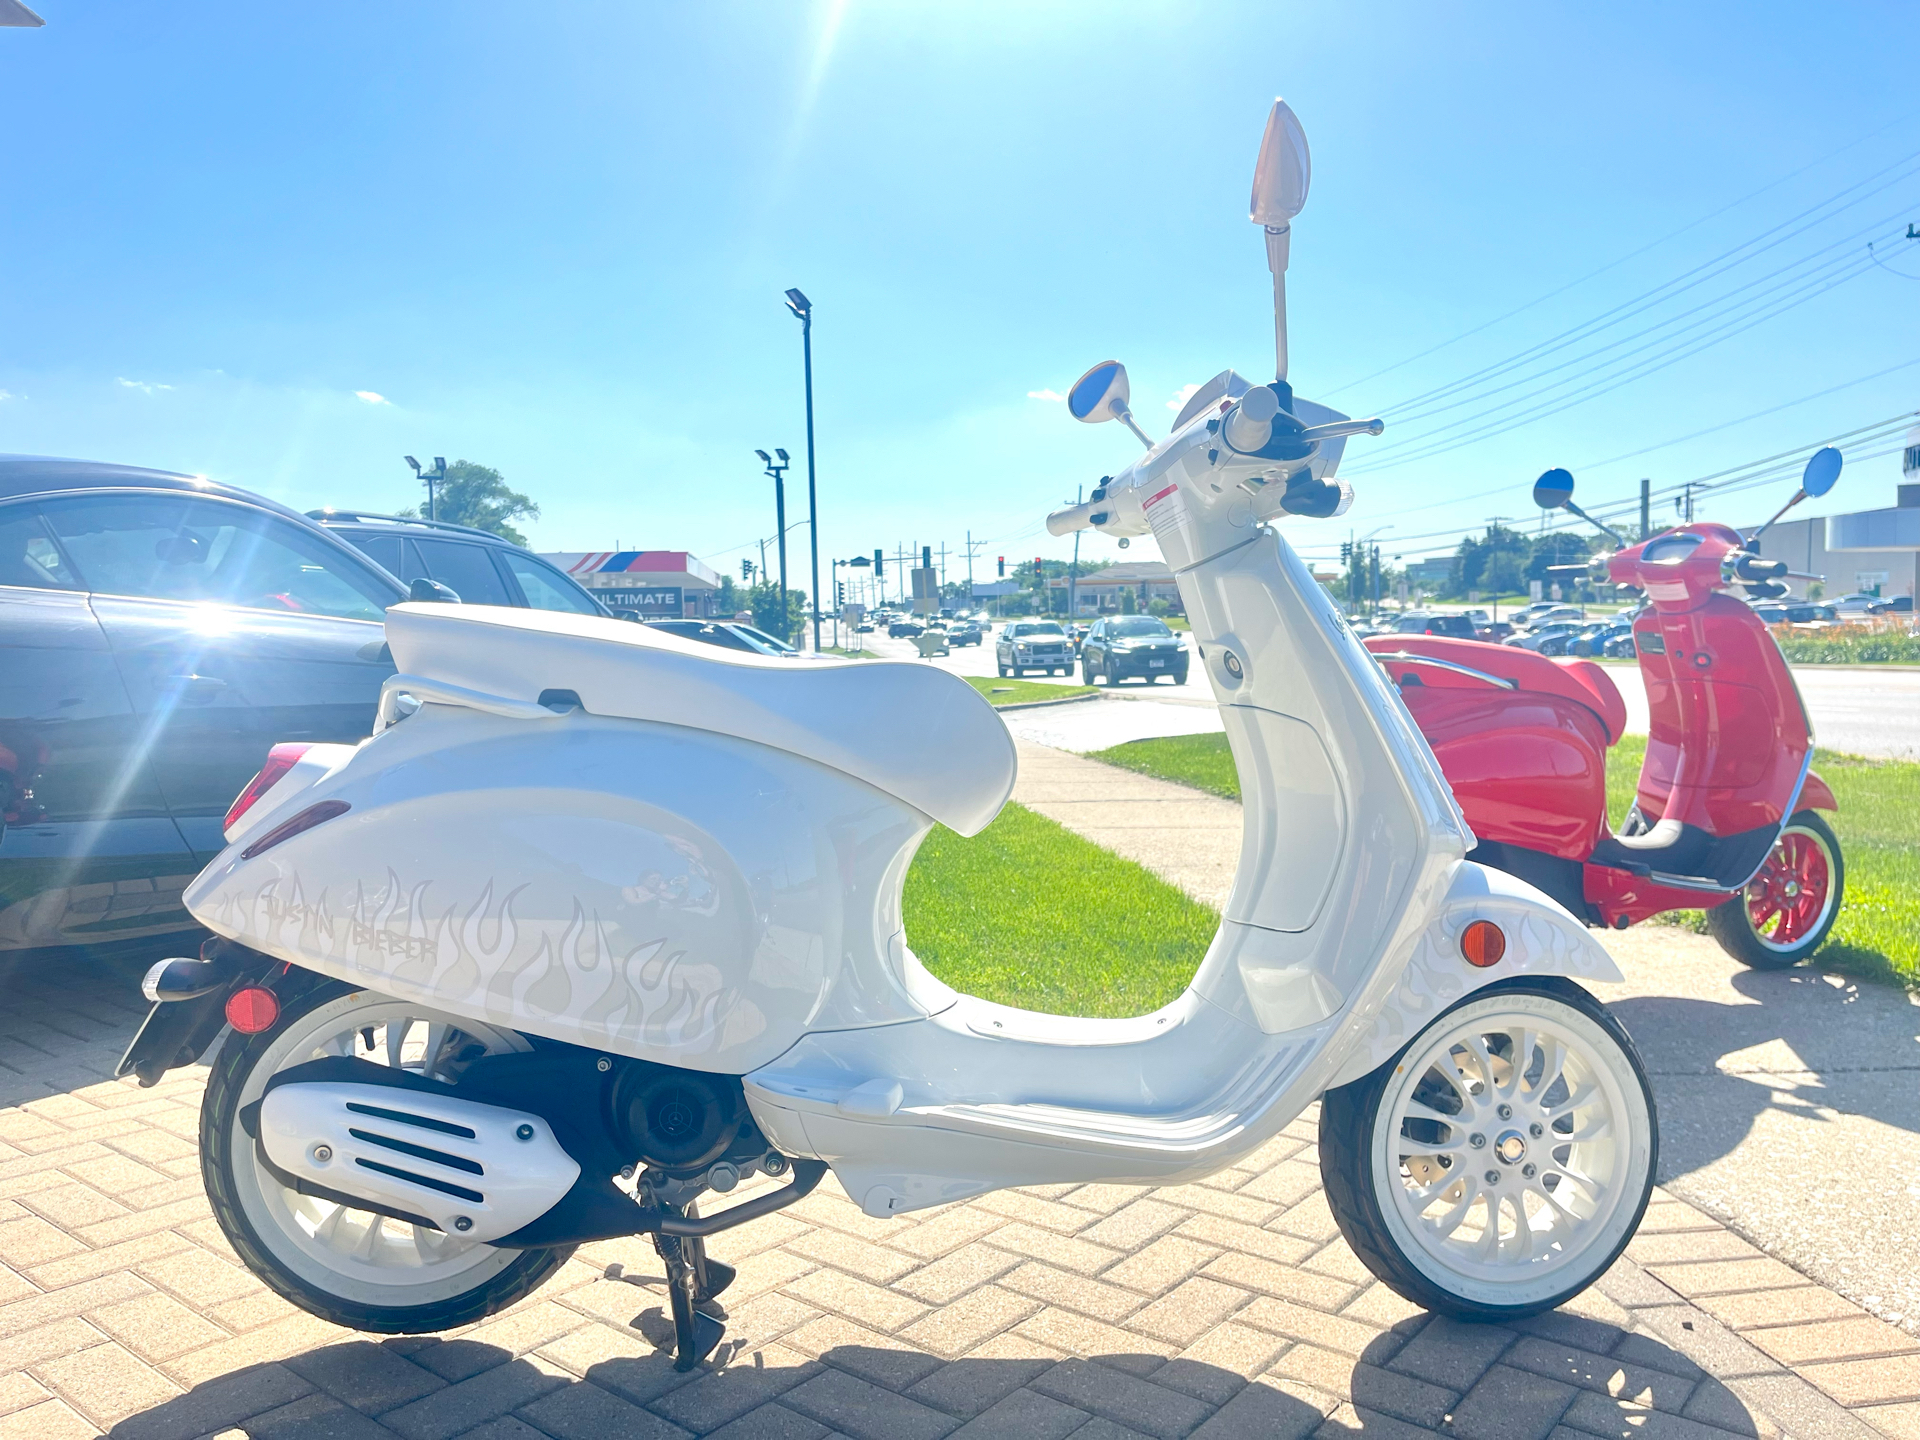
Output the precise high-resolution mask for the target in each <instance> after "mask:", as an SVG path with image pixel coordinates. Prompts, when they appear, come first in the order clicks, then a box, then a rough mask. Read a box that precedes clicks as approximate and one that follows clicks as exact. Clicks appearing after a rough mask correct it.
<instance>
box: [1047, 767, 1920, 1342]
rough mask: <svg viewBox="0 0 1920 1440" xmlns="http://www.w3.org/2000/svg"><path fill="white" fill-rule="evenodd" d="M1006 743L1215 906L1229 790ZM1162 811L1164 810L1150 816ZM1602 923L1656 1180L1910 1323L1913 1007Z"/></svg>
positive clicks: (1918, 1288)
mask: <svg viewBox="0 0 1920 1440" xmlns="http://www.w3.org/2000/svg"><path fill="white" fill-rule="evenodd" d="M1017 743H1018V742H1017ZM1019 749H1020V766H1021V771H1020V779H1019V782H1018V783H1017V785H1016V786H1015V789H1014V799H1016V800H1017V801H1019V802H1020V803H1022V804H1025V805H1028V806H1029V807H1030V808H1032V809H1035V810H1037V811H1039V812H1040V813H1041V814H1044V815H1047V816H1050V817H1051V818H1053V819H1055V820H1058V821H1059V822H1060V823H1061V824H1063V825H1066V826H1067V827H1069V828H1070V829H1073V830H1075V831H1077V832H1078V833H1080V834H1083V835H1085V836H1086V837H1087V838H1089V839H1092V840H1095V841H1097V842H1098V843H1100V844H1102V845H1104V846H1106V847H1107V848H1109V849H1111V850H1115V851H1117V852H1118V853H1120V854H1123V855H1125V856H1127V857H1128V858H1130V859H1133V860H1136V861H1138V862H1139V863H1140V864H1142V865H1144V866H1146V867H1147V868H1148V869H1149V870H1152V871H1153V872H1154V873H1155V874H1158V875H1160V876H1161V877H1162V878H1164V879H1166V880H1168V881H1170V882H1171V883H1173V884H1175V885H1178V886H1179V887H1180V888H1181V889H1183V890H1185V891H1187V893H1189V894H1190V895H1193V896H1194V897H1195V898H1196V899H1200V900H1204V901H1205V902H1206V903H1208V904H1210V905H1213V906H1215V907H1216V908H1218V907H1219V906H1220V904H1221V903H1222V901H1223V900H1224V898H1225V896H1226V894H1227V891H1228V890H1229V889H1230V888H1231V885H1232V877H1233V868H1234V866H1235V865H1236V864H1237V863H1238V861H1239V855H1240V827H1241V815H1240V807H1239V805H1237V804H1235V803H1233V802H1231V801H1226V800H1220V799H1216V798H1214V797H1212V796H1207V795H1202V794H1200V793H1199V792H1197V791H1193V790H1189V789H1187V788H1186V787H1184V786H1180V785H1173V784H1169V783H1167V782H1166V781H1160V780H1150V779H1148V778H1147V777H1145V776H1140V775H1135V774H1133V773H1132V772H1131V771H1124V770H1118V769H1116V768H1114V767H1112V766H1108V765H1103V764H1100V763H1099V762H1097V761H1093V760H1088V759H1085V758H1083V757H1081V756H1077V755H1068V754H1063V753H1061V752H1059V751H1054V750H1048V749H1046V748H1044V747H1041V746H1036V745H1031V744H1024V743H1023V744H1020V746H1019ZM1163 814H1164V815H1167V816H1169V817H1171V818H1172V819H1173V821H1174V823H1173V824H1171V825H1169V826H1167V827H1165V828H1156V825H1155V819H1156V817H1157V816H1160V815H1163ZM1599 938H1600V939H1601V941H1602V943H1604V944H1605V945H1606V946H1607V948H1608V949H1609V950H1610V951H1611V952H1612V954H1613V956H1614V958H1615V959H1616V960H1617V961H1619V963H1620V968H1621V970H1622V971H1623V972H1624V973H1625V975H1626V981H1625V983H1624V984H1620V985H1604V986H1595V987H1594V988H1595V991H1596V993H1598V994H1599V995H1600V998H1601V999H1603V1000H1605V1001H1606V1002H1607V1003H1608V1004H1609V1005H1611V1006H1613V1007H1614V1008H1615V1010H1616V1011H1617V1013H1618V1014H1619V1015H1620V1017H1621V1018H1622V1020H1623V1021H1625V1023H1626V1025H1627V1027H1628V1029H1629V1030H1630V1031H1631V1032H1632V1033H1633V1036H1634V1039H1635V1041H1636V1043H1637V1044H1638V1045H1639V1047H1640V1050H1641V1053H1642V1056H1643V1057H1644V1059H1645V1062H1646V1065H1647V1069H1648V1072H1649V1074H1650V1075H1651V1076H1652V1078H1653V1082H1654V1089H1655V1091H1656V1093H1657V1095H1658V1097H1659V1100H1660V1109H1661V1131H1662V1153H1661V1165H1660V1179H1661V1182H1662V1184H1664V1185H1665V1186H1667V1187H1668V1188H1669V1189H1670V1190H1672V1192H1673V1193H1674V1194H1675V1195H1677V1196H1679V1197H1681V1198H1684V1199H1686V1200H1688V1201H1690V1202H1692V1203H1693V1204H1695V1205H1697V1206H1700V1207H1701V1208H1702V1209H1703V1210H1705V1211H1708V1212H1710V1213H1713V1214H1716V1215H1718V1216H1721V1217H1723V1218H1724V1219H1726V1220H1729V1221H1731V1222H1732V1224H1733V1225H1734V1226H1735V1227H1737V1229H1738V1230H1739V1232H1740V1233H1742V1234H1743V1235H1745V1236H1746V1237H1747V1239H1748V1240H1751V1241H1753V1242H1754V1243H1755V1244H1756V1245H1757V1246H1759V1247H1760V1248H1761V1249H1763V1250H1764V1251H1765V1252H1766V1253H1768V1254H1770V1255H1773V1256H1777V1257H1779V1258H1780V1259H1782V1260H1785V1261H1787V1262H1788V1263H1790V1264H1792V1265H1794V1266H1796V1267H1798V1268H1799V1269H1800V1270H1801V1271H1803V1272H1805V1273H1806V1274H1807V1275H1809V1276H1811V1277H1813V1278H1815V1279H1817V1280H1818V1281H1820V1282H1821V1283H1823V1284H1825V1285H1828V1286H1830V1287H1832V1288H1833V1289H1835V1290H1837V1291H1839V1292H1841V1293H1843V1294H1845V1295H1847V1296H1850V1297H1852V1299H1854V1300H1856V1301H1858V1302H1859V1303H1860V1305H1862V1306H1864V1307H1866V1308H1867V1309H1869V1310H1871V1311H1873V1312H1874V1313H1876V1314H1877V1315H1880V1316H1882V1317H1885V1318H1886V1319H1887V1320H1889V1321H1891V1322H1894V1323H1896V1324H1898V1325H1900V1326H1901V1327H1902V1328H1903V1329H1905V1330H1907V1331H1908V1332H1909V1333H1910V1334H1913V1335H1920V1260H1917V1259H1916V1257H1920V1033H1917V1032H1920V1008H1916V1006H1915V1004H1914V1003H1913V1000H1912V999H1911V998H1910V997H1909V996H1907V995H1905V994H1904V993H1902V992H1900V991H1898V990H1895V989H1892V988H1890V987H1885V986H1878V985H1862V984H1860V983H1859V982H1857V981H1854V980H1850V979H1847V978H1846V977H1843V976H1836V975H1828V974H1823V973H1821V972H1820V971H1818V970H1814V969H1807V968H1802V969H1797V970H1792V971H1788V972H1785V973H1774V974H1768V973H1763V972H1760V971H1755V970H1749V969H1747V968H1746V967H1744V966H1742V965H1740V964H1738V963H1737V962H1735V961H1733V960H1731V959H1730V958H1728V956H1727V955H1726V954H1725V953H1724V952H1723V951H1722V950H1721V949H1720V947H1719V946H1718V945H1716V944H1715V943H1714V942H1713V941H1711V940H1709V939H1708V938H1707V937H1705V936H1703V935H1695V934H1692V933H1690V932H1688V931H1685V930H1682V929H1679V928H1677V927H1674V926H1669V925H1657V924H1649V925H1641V926H1637V927H1635V928H1634V929H1632V930H1627V931H1624V932H1609V933H1605V934H1602V935H1600V937H1599ZM1914 1363H1915V1364H1916V1365H1917V1366H1920V1361H1916V1362H1914Z"/></svg>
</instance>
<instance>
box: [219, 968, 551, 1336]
mask: <svg viewBox="0 0 1920 1440" xmlns="http://www.w3.org/2000/svg"><path fill="white" fill-rule="evenodd" d="M526 1048H528V1047H527V1042H526V1041H525V1040H524V1039H523V1038H521V1036H520V1035H518V1034H517V1033H515V1032H514V1031H512V1030H502V1029H496V1028H495V1027H493V1026H488V1025H482V1024H479V1023H477V1022H475V1021H471V1020H458V1019H455V1018H454V1017H452V1016H450V1015H443V1014H440V1013H438V1012H436V1011H432V1010H428V1009H425V1008H423V1007H421V1006H419V1005H414V1004H409V1003H407V1002H405V1001H400V1000H393V999H390V998H388V997H387V996H385V995H379V994H375V993H374V992H372V991H368V990H351V991H350V990H347V989H346V987H344V986H341V985H337V984H332V983H327V984H322V985H320V986H317V987H316V988H315V989H313V990H311V991H309V992H308V993H307V994H306V995H305V996H302V997H301V998H299V999H297V1000H293V1001H290V1002H288V1005H287V1009H286V1012H285V1013H284V1014H283V1015H282V1017H281V1019H280V1022H279V1023H278V1024H277V1025H275V1026H274V1027H273V1028H272V1029H271V1030H269V1031H267V1032H265V1033H264V1034H260V1035H254V1036H250V1037H242V1036H240V1035H237V1034H236V1035H230V1036H229V1037H228V1043H227V1044H225V1045H223V1046H221V1049H220V1054H219V1057H218V1058H217V1059H216V1061H215V1062H214V1066H213V1073H212V1075H211V1076H209V1077H208V1081H207V1091H206V1097H205V1099H204V1100H203V1101H202V1103H201V1108H200V1169H201V1175H202V1178H203V1179H204V1181H205V1184H206V1189H207V1199H208V1200H209V1201H210V1202H211V1204H212V1206H213V1213H214V1218H215V1219H216V1220H218V1221H219V1223H220V1229H221V1230H222V1231H223V1232H224V1233H225V1234H226V1237H227V1240H228V1241H229V1242H230V1243H231V1244H232V1246H233V1248H234V1249H235V1250H236V1251H238V1252H239V1255H240V1258H241V1259H242V1260H244V1261H245V1262H246V1264H247V1268H248V1269H250V1270H252V1271H253V1273H254V1274H256V1275H258V1276H259V1277H260V1278H261V1279H262V1280H263V1281H265V1282H266V1284H267V1285H268V1286H269V1287H270V1288H272V1289H273V1290H274V1291H275V1292H277V1293H278V1294H279V1295H281V1296H282V1297H284V1298H285V1299H287V1300H290V1301H292V1302H293V1303H294V1304H295V1305H298V1306H299V1307H300V1308H301V1309H302V1310H306V1311H308V1312H309V1313H311V1314H314V1315H318V1316H319V1317H320V1318H321V1319H323V1320H328V1321H331V1322H332V1323H333V1324H335V1325H344V1326H347V1327H348V1328H350V1329H354V1330H371V1331H376V1332H379V1333H382V1334H390V1335H391V1334H418V1333H421V1332H424V1331H430V1330H445V1329H448V1328H450V1327H452V1326H455V1325H465V1324H467V1323H469V1322H471V1321H474V1320H478V1319H480V1318H481V1317H482V1316H485V1315H489V1314H492V1313H493V1312H494V1311H496V1310H499V1309H502V1308H503V1307H505V1306H507V1305H511V1304H513V1303H514V1302H515V1301H517V1300H520V1299H522V1298H524V1297H525V1296H526V1295H528V1294H529V1293H531V1292H532V1291H533V1290H534V1289H535V1288H536V1287H537V1286H539V1285H540V1284H541V1282H542V1281H544V1280H545V1279H546V1278H547V1277H548V1276H549V1275H551V1274H552V1273H553V1272H554V1271H555V1270H558V1269H559V1268H560V1267H561V1265H563V1264H565V1263H566V1260H567V1257H568V1256H569V1255H571V1254H572V1253H573V1247H572V1246H571V1245H566V1246H556V1247H553V1248H550V1249H543V1250H506V1249H499V1248H496V1247H494V1246H492V1245H486V1244H483V1243H481V1242H479V1241H474V1240H462V1239H461V1238H460V1237H459V1236H457V1235H449V1234H446V1233H445V1232H443V1231H441V1230H437V1229H434V1228H433V1227H431V1226H423V1225H414V1224H410V1223H408V1222H407V1221H404V1220H394V1219H388V1218H386V1217H384V1216H380V1215H375V1214H372V1213H370V1212H367V1211H363V1210H354V1209H351V1208H349V1207H347V1206H344V1205H338V1204H335V1203H334V1202H333V1201H331V1200H321V1199H318V1198H315V1197H313V1196H310V1195H301V1194H299V1193H298V1192H296V1191H294V1190H291V1189H288V1188H287V1187H286V1186H285V1185H282V1184H281V1183H280V1182H279V1181H278V1180H277V1179H275V1178H274V1176H273V1174H272V1172H271V1171H269V1170H267V1169H266V1167H265V1166H264V1165H262V1164H261V1162H260V1157H259V1151H258V1149H257V1148H256V1146H255V1144H254V1141H253V1138H252V1137H251V1136H249V1135H248V1134H247V1133H246V1130H245V1129H244V1128H243V1127H242V1125H241V1123H240V1111H241V1110H242V1109H243V1108H244V1107H246V1106H248V1105H251V1104H253V1102H254V1101H256V1100H258V1099H259V1098H260V1097H261V1095H262V1094H264V1093H265V1091H266V1086H267V1082H268V1080H270V1079H272V1077H273V1076H274V1075H275V1074H277V1073H279V1072H280V1071H282V1070H286V1069H289V1068H291V1067H292V1066H295V1065H302V1064H305V1063H306V1062H307V1061H309V1060H318V1059H321V1058H323V1057H325V1056H330V1055H348V1056H351V1055H357V1056H359V1057H360V1058H361V1059H363V1060H371V1061H373V1062H375V1063H376V1064H385V1065H392V1066H397V1067H399V1068H401V1069H405V1070H409V1071H411V1072H412V1073H414V1074H416V1075H426V1076H432V1077H435V1078H439V1079H447V1078H450V1077H451V1076H452V1075H453V1074H454V1073H457V1071H458V1069H459V1068H460V1067H462V1066H464V1065H466V1064H468V1063H471V1062H472V1061H473V1060H474V1059H476V1058H477V1057H478V1056H480V1055H483V1054H496V1053H504V1052H507V1051H516V1050H525V1049H526Z"/></svg>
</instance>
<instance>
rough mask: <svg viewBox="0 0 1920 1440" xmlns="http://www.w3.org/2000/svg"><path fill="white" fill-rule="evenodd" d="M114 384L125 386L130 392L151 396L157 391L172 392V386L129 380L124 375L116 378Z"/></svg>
mask: <svg viewBox="0 0 1920 1440" xmlns="http://www.w3.org/2000/svg"><path fill="white" fill-rule="evenodd" d="M113 383H114V384H116V385H124V386H125V387H126V388H127V389H129V390H138V391H139V392H140V393H141V394H142V395H151V394H153V392H154V391H156V390H171V389H172V388H173V386H171V385H161V384H158V383H155V382H153V381H148V380H129V379H127V377H126V376H124V375H118V376H115V377H114V381H113Z"/></svg>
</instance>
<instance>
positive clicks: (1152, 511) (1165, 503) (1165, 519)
mask: <svg viewBox="0 0 1920 1440" xmlns="http://www.w3.org/2000/svg"><path fill="white" fill-rule="evenodd" d="M1140 508H1141V509H1142V510H1144V511H1145V512H1146V515H1147V524H1149V525H1151V526H1152V527H1153V538H1154V539H1155V540H1158V541H1159V542H1160V550H1161V553H1162V554H1167V553H1168V550H1167V547H1168V545H1169V544H1170V543H1177V544H1178V545H1179V547H1180V558H1182V559H1185V558H1187V557H1188V556H1190V555H1191V554H1192V551H1193V534H1192V526H1191V525H1190V523H1189V520H1188V516H1187V497H1186V496H1184V495H1182V494H1181V493H1180V487H1179V486H1178V485H1169V486H1167V488H1166V489H1164V490H1159V491H1156V492H1155V493H1153V494H1152V495H1149V496H1148V497H1147V498H1146V499H1145V500H1144V501H1143V502H1142V503H1141V506H1140Z"/></svg>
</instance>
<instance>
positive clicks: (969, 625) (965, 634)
mask: <svg viewBox="0 0 1920 1440" xmlns="http://www.w3.org/2000/svg"><path fill="white" fill-rule="evenodd" d="M946 630H947V644H949V645H978V644H979V643H980V622H979V621H977V620H949V621H948V622H947V625H946Z"/></svg>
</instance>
